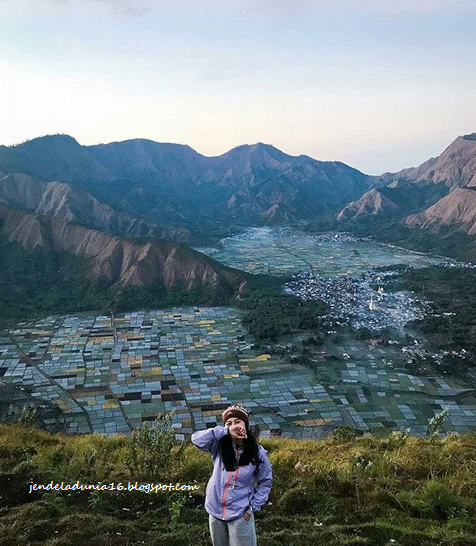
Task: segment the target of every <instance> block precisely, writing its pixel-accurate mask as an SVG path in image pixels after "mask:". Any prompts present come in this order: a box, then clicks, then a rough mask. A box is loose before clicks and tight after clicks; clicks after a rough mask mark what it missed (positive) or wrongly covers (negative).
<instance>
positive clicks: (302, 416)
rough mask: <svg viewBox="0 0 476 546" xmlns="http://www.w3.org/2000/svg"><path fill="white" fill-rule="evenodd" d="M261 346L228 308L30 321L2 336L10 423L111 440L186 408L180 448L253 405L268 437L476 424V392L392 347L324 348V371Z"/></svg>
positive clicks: (319, 358) (0, 370)
mask: <svg viewBox="0 0 476 546" xmlns="http://www.w3.org/2000/svg"><path fill="white" fill-rule="evenodd" d="M252 341H253V340H252V339H251V338H250V336H249V335H248V334H247V331H246V329H245V328H244V327H243V326H242V323H241V320H240V311H238V310H236V309H228V308H198V307H193V308H192V307H191V308H177V309H170V310H160V311H145V312H135V313H126V314H121V315H118V316H115V317H107V316H89V315H74V316H55V317H48V318H45V319H42V320H36V321H32V322H22V323H19V324H18V325H17V327H15V328H12V329H10V330H9V331H5V332H3V333H2V335H1V337H0V377H1V378H2V383H3V385H4V386H5V388H4V389H3V391H2V393H3V394H2V397H1V398H2V405H1V406H0V407H2V408H3V410H2V413H3V414H2V415H1V418H2V420H4V419H8V418H12V416H15V415H16V416H18V414H19V412H20V410H21V407H22V406H23V405H24V404H25V403H29V404H35V405H40V406H41V408H40V409H42V411H43V412H44V415H45V420H46V421H47V424H48V425H54V424H55V423H56V422H59V423H62V426H63V429H64V430H65V431H67V432H70V433H85V432H91V431H93V432H97V433H103V434H107V435H110V434H114V433H116V432H125V433H128V432H129V431H130V430H131V429H133V428H134V427H138V426H140V425H141V423H143V422H145V421H151V420H153V419H154V418H155V416H156V415H157V414H158V413H160V412H165V411H167V412H168V411H171V410H174V411H175V414H174V417H173V427H174V429H175V434H176V438H177V439H179V440H180V439H184V438H186V437H188V436H189V435H190V434H191V433H192V432H193V431H194V430H197V429H202V428H205V427H207V426H213V425H214V424H215V423H217V422H218V423H220V422H221V420H220V415H221V412H222V411H223V409H224V408H225V407H227V406H228V405H229V404H230V403H233V402H243V403H245V404H246V405H247V406H248V407H250V409H251V410H252V423H254V424H257V425H259V428H260V430H261V434H262V435H263V436H267V435H271V434H279V435H282V436H288V437H295V438H306V437H318V436H320V435H321V434H324V433H327V432H328V431H330V430H332V429H333V428H335V427H336V426H338V425H341V424H349V425H351V426H354V427H359V428H361V429H364V430H370V429H377V428H382V427H390V428H392V427H393V428H397V429H400V430H403V429H405V428H407V427H410V428H411V430H412V432H413V433H414V434H422V433H423V431H424V430H425V425H426V424H427V422H428V420H429V419H430V418H431V417H432V416H433V415H434V414H435V413H438V412H439V411H441V409H442V408H443V407H447V406H449V407H450V416H449V419H448V420H447V421H446V423H445V427H446V428H447V430H468V429H471V428H473V429H474V428H476V399H475V397H474V394H473V395H472V394H471V393H470V392H468V389H467V388H465V387H464V386H462V385H457V384H455V383H453V382H450V381H446V380H443V379H431V378H430V379H429V378H422V379H420V378H417V377H413V376H409V375H407V374H405V373H404V372H402V371H398V370H396V369H394V367H392V366H397V367H398V363H399V362H398V361H399V359H400V360H401V359H402V357H401V356H400V355H399V354H398V353H397V352H396V351H394V353H392V352H391V351H392V349H391V348H390V349H388V348H385V349H380V348H377V347H375V348H374V347H372V346H370V345H369V344H366V343H363V342H362V343H361V342H359V343H356V342H355V341H352V340H348V341H346V342H343V343H342V345H338V346H334V347H331V346H329V347H323V348H322V349H323V350H324V351H325V353H326V354H323V353H322V352H316V353H315V354H314V355H313V359H314V360H315V361H316V362H317V363H318V366H317V369H316V370H315V371H312V370H311V369H309V368H307V367H303V366H300V365H297V364H290V363H288V362H285V361H283V360H280V359H278V358H277V357H272V356H270V355H268V354H262V353H260V352H259V351H257V350H255V349H253V348H252ZM389 351H390V352H389ZM344 353H346V355H347V356H346V357H345V359H343V357H342V355H343V354H344ZM332 355H336V356H335V358H333V357H332Z"/></svg>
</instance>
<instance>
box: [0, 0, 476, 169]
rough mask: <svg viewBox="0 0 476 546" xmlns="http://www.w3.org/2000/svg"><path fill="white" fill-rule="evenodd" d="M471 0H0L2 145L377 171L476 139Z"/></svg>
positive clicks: (475, 11)
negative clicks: (266, 149) (293, 159)
mask: <svg viewBox="0 0 476 546" xmlns="http://www.w3.org/2000/svg"><path fill="white" fill-rule="evenodd" d="M475 29H476V0H307V1H306V0H254V1H253V0H230V1H229V0H186V1H185V0H0V143H1V144H14V143H18V142H20V141H23V140H26V139H30V138H34V137H36V136H40V135H44V134H51V133H68V134H70V135H72V136H74V137H75V138H76V139H77V140H78V141H79V142H80V143H81V144H95V143H99V142H110V141H114V140H125V139H128V138H135V137H143V138H150V139H153V140H157V141H160V142H178V143H184V144H189V145H190V146H192V147H193V148H195V149H196V150H197V151H199V152H201V153H203V154H205V155H218V154H221V153H223V152H225V151H227V150H228V149H230V148H232V147H234V146H237V145H239V144H245V143H254V142H258V141H261V142H265V143H269V144H273V145H275V146H276V147H278V148H280V149H282V150H283V151H285V152H287V153H290V154H293V155H299V154H307V155H310V156H312V157H314V158H316V159H324V160H340V161H343V162H345V163H348V164H349V165H352V166H354V167H357V168H358V169H360V170H362V171H364V172H366V173H369V174H379V173H381V172H384V171H395V170H399V169H401V168H403V167H410V166H414V165H417V164H420V163H421V162H423V161H424V160H426V159H428V158H429V157H431V156H435V155H438V154H439V153H441V151H443V149H444V148H445V147H446V146H447V145H448V144H449V143H450V142H451V141H452V140H453V139H454V138H455V137H456V136H458V135H459V134H464V133H469V132H473V131H476V100H475V96H476V32H475Z"/></svg>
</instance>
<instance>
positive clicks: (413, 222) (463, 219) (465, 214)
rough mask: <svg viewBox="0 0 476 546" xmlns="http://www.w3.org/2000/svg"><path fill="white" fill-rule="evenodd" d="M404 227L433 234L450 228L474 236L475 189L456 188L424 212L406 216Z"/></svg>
mask: <svg viewBox="0 0 476 546" xmlns="http://www.w3.org/2000/svg"><path fill="white" fill-rule="evenodd" d="M405 225H407V226H408V227H412V228H415V227H419V228H423V229H429V230H431V231H433V232H438V231H440V230H441V229H442V228H446V227H451V228H454V229H455V230H458V231H462V232H463V233H466V234H467V235H476V188H456V189H455V190H454V191H452V192H451V193H450V194H449V195H447V196H446V197H443V199H440V200H439V201H438V202H437V203H435V204H434V205H433V206H431V207H429V208H428V209H426V210H425V211H423V212H421V213H419V214H413V215H411V216H408V217H407V218H406V219H405Z"/></svg>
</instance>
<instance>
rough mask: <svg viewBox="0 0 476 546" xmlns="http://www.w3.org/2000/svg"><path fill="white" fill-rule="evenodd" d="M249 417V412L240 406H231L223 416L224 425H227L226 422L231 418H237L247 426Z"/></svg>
mask: <svg viewBox="0 0 476 546" xmlns="http://www.w3.org/2000/svg"><path fill="white" fill-rule="evenodd" d="M248 415H249V411H248V410H247V409H246V408H245V407H244V406H241V405H239V404H234V405H233V406H229V407H228V408H226V410H225V411H224V412H223V413H222V414H221V416H222V417H223V423H226V420H227V419H229V418H230V417H237V418H238V419H241V420H242V421H244V422H245V423H246V424H248Z"/></svg>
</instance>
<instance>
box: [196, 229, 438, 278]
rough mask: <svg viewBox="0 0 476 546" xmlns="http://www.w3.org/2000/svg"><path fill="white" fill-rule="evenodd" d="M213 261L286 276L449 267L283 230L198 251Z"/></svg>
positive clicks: (361, 243)
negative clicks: (385, 268) (391, 268)
mask: <svg viewBox="0 0 476 546" xmlns="http://www.w3.org/2000/svg"><path fill="white" fill-rule="evenodd" d="M197 250H200V251H201V252H204V253H205V254H208V255H209V256H211V257H213V258H215V259H216V260H218V261H220V262H222V263H224V264H226V265H229V266H231V267H236V268H238V269H242V270H243V271H248V272H250V273H269V274H271V275H289V274H292V273H296V272H298V271H309V272H311V273H313V274H315V275H324V276H334V275H357V274H360V273H364V272H367V271H369V270H370V269H373V268H379V267H385V266H390V265H398V264H406V265H412V266H415V267H425V266H428V265H431V264H436V263H442V262H445V261H448V260H447V259H443V258H441V259H440V258H436V257H430V256H428V255H426V254H421V253H419V252H411V251H409V250H405V249H402V248H397V247H393V246H389V245H384V244H381V243H377V242H375V241H367V240H356V239H354V238H353V237H349V236H345V235H344V236H343V235H342V234H324V235H310V234H306V233H304V232H302V231H298V230H293V229H287V228H268V227H262V228H250V229H248V230H246V231H245V232H244V233H242V234H240V235H236V236H234V237H226V238H225V239H222V241H221V243H220V245H218V246H217V247H216V248H198V249H197Z"/></svg>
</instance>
